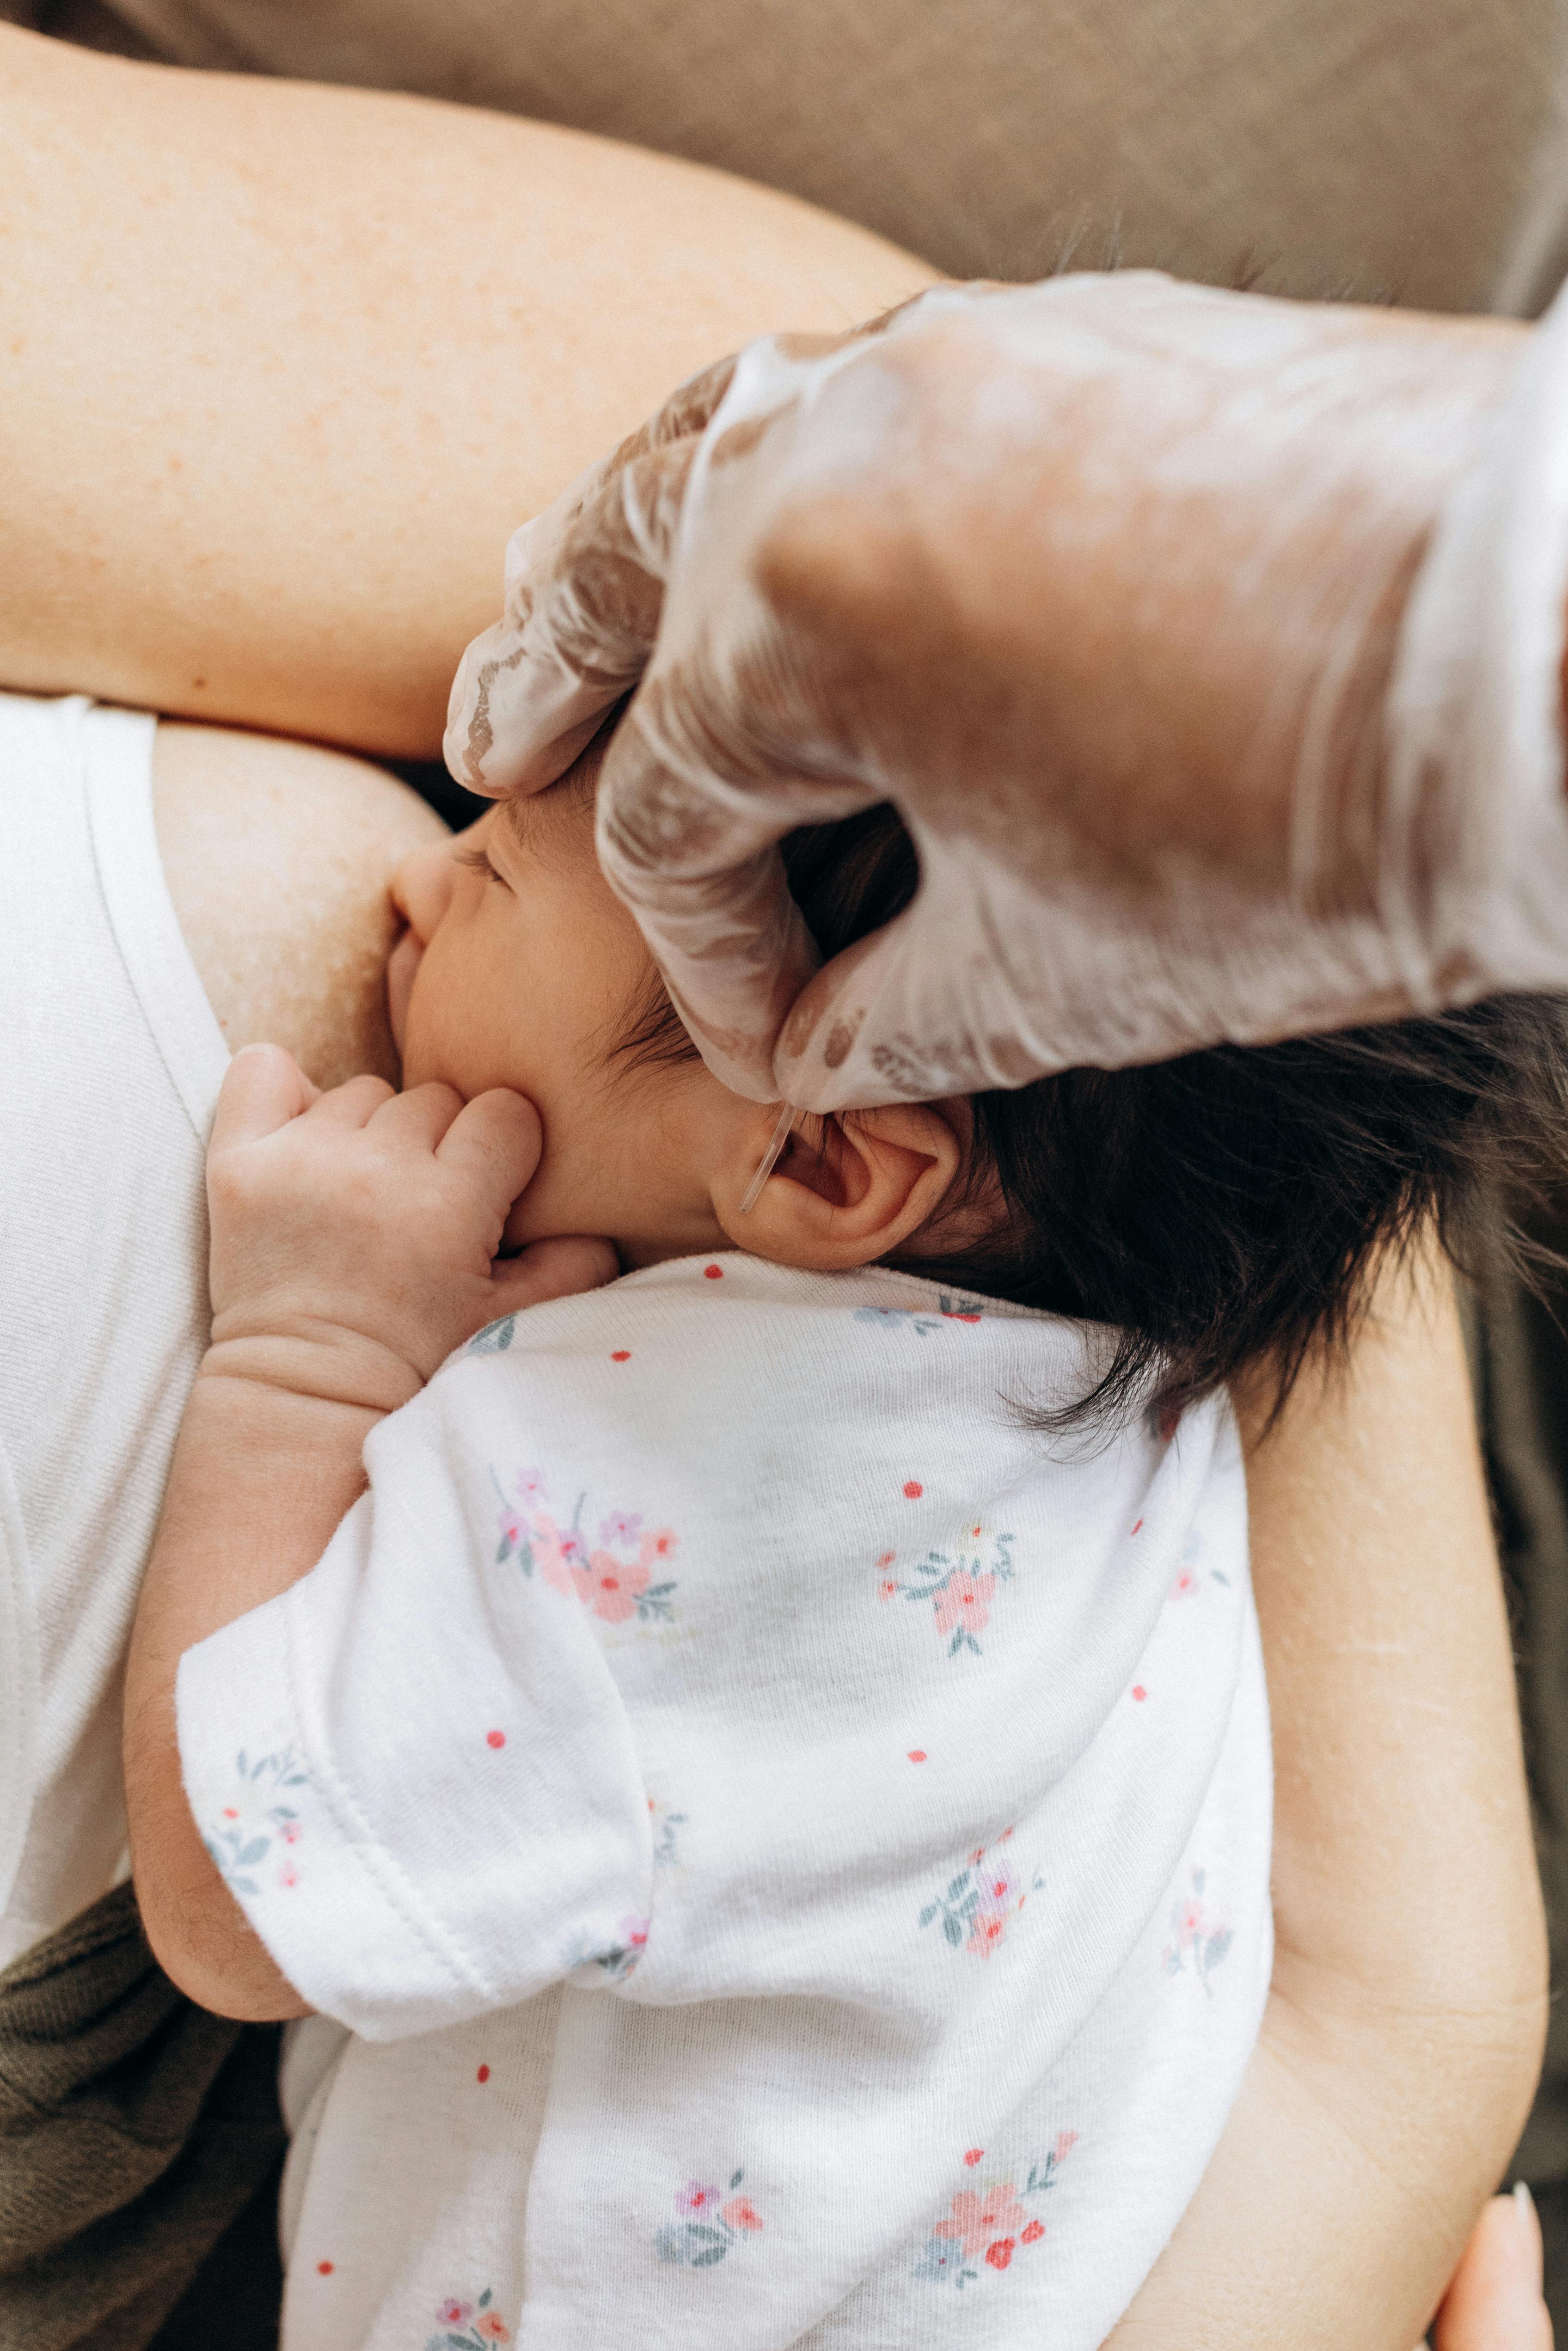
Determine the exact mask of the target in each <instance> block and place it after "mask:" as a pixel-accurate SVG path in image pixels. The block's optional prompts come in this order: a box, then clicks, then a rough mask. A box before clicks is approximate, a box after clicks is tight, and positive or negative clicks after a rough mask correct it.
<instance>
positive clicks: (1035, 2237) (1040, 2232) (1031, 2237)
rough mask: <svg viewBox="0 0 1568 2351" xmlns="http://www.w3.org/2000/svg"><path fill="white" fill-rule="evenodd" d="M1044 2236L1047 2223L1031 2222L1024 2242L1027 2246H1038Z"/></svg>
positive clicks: (1040, 2221)
mask: <svg viewBox="0 0 1568 2351" xmlns="http://www.w3.org/2000/svg"><path fill="white" fill-rule="evenodd" d="M1044 2234H1045V2222H1044V2221H1043V2220H1031V2221H1030V2224H1029V2227H1028V2228H1027V2229H1026V2230H1025V2231H1024V2232H1023V2242H1024V2243H1025V2244H1026V2245H1038V2244H1039V2242H1040V2239H1041V2238H1042V2237H1043V2236H1044Z"/></svg>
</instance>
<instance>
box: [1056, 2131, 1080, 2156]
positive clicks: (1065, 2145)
mask: <svg viewBox="0 0 1568 2351" xmlns="http://www.w3.org/2000/svg"><path fill="white" fill-rule="evenodd" d="M1077 2144H1078V2133H1077V2132H1076V2131H1058V2132H1057V2134H1056V2149H1055V2153H1054V2154H1053V2155H1052V2157H1051V2161H1052V2162H1053V2163H1065V2162H1066V2160H1067V2158H1068V2157H1069V2156H1070V2155H1071V2152H1072V2150H1073V2148H1074V2147H1076V2146H1077Z"/></svg>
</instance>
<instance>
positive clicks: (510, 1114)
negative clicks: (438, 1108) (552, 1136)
mask: <svg viewBox="0 0 1568 2351" xmlns="http://www.w3.org/2000/svg"><path fill="white" fill-rule="evenodd" d="M543 1148H544V1130H543V1128H542V1127H541V1126H540V1124H539V1114H538V1111H537V1110H536V1109H535V1108H534V1106H533V1104H532V1102H529V1101H528V1097H527V1095H526V1094H518V1093H514V1092H512V1091H511V1089H510V1087H508V1086H496V1087H493V1088H492V1089H491V1091H490V1092H488V1093H483V1094H476V1095H475V1097H474V1099H473V1101H472V1102H465V1104H464V1106H463V1108H462V1109H461V1110H460V1111H459V1112H458V1113H457V1116H456V1117H455V1119H454V1120H453V1122H452V1123H451V1125H450V1126H449V1127H448V1128H447V1130H446V1133H445V1134H444V1136H443V1138H442V1140H441V1142H440V1143H439V1144H437V1145H436V1149H435V1156H436V1157H437V1159H439V1160H440V1162H441V1164H442V1165H443V1166H444V1167H450V1168H454V1169H455V1170H456V1171H458V1172H459V1173H460V1174H462V1175H465V1176H467V1177H468V1179H469V1181H470V1182H471V1183H473V1184H475V1185H476V1186H478V1188H479V1189H480V1190H481V1191H482V1192H483V1193H484V1194H485V1196H486V1197H487V1198H488V1199H490V1200H492V1201H493V1202H494V1204H495V1206H496V1207H497V1211H498V1213H499V1214H500V1215H502V1216H505V1214H506V1212H507V1209H508V1208H509V1207H511V1205H512V1202H513V1201H514V1200H515V1199H516V1198H517V1195H518V1193H519V1192H521V1191H523V1190H524V1189H525V1188H526V1186H528V1184H529V1183H530V1182H531V1180H532V1178H533V1173H534V1170H535V1168H536V1167H537V1166H538V1164H539V1153H540V1152H541V1151H542V1150H543Z"/></svg>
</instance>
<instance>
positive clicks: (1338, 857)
mask: <svg viewBox="0 0 1568 2351" xmlns="http://www.w3.org/2000/svg"><path fill="white" fill-rule="evenodd" d="M1542 333H1543V334H1544V335H1545V336H1546V341H1545V342H1544V343H1542V342H1541V341H1540V340H1539V338H1538V341H1537V346H1536V347H1535V348H1534V349H1531V346H1530V343H1529V341H1528V339H1527V338H1526V337H1525V336H1524V334H1523V333H1522V331H1521V330H1520V329H1514V328H1510V327H1507V326H1503V325H1500V324H1495V323H1485V322H1480V321H1460V320H1452V319H1431V318H1423V317H1417V316H1412V315H1406V316H1401V315H1399V314H1397V313H1393V312H1388V311H1378V310H1371V309H1364V308H1327V307H1323V308H1318V307H1311V306H1307V305H1296V304H1290V303H1283V302H1277V301H1271V300H1266V299H1264V298H1260V297H1254V296H1245V295H1232V294H1222V293H1216V292H1211V291H1208V290H1207V289H1201V288H1197V287H1186V286H1181V285H1177V284H1175V283H1173V282H1171V281H1170V280H1167V279H1165V278H1162V277H1155V276H1150V275H1137V276H1133V275H1128V276H1113V277H1062V278H1058V279H1055V280H1053V281H1051V282H1050V283H1048V284H1046V285H1043V286H1039V287H1015V288H987V287H967V288H939V289H937V290H936V291H935V292H933V293H930V294H927V295H924V296H922V297H921V298H918V299H917V300H916V301H915V302H914V303H912V304H910V305H908V306H907V307H905V308H904V309H902V310H900V311H898V312H895V313H894V314H893V316H892V318H891V319H889V320H887V321H884V322H881V323H880V325H879V326H878V327H876V328H873V329H867V330H862V331H861V332H860V333H858V334H857V335H855V336H853V337H851V338H848V339H845V340H843V341H842V342H841V343H838V344H835V345H831V346H822V345H816V346H813V347H810V348H808V347H805V346H803V345H801V344H799V343H796V344H790V343H788V342H784V341H767V342H762V343H758V344H754V345H752V346H751V347H749V348H748V349H747V350H746V351H745V352H743V353H742V354H741V356H740V357H739V359H738V360H734V361H728V362H726V363H725V364H723V365H722V366H720V367H717V368H716V369H714V370H712V371H709V372H708V373H707V374H706V376H703V377H699V378H697V379H695V381H693V382H692V383H691V384H689V385H687V386H686V387H685V389H684V390H683V391H682V392H679V393H677V394H676V395H675V397H674V400H672V402H670V403H669V405H668V406H667V407H666V408H665V409H664V412H663V413H661V414H660V415H659V416H658V417H656V418H655V419H654V420H653V423H651V424H649V425H647V426H645V427H644V428H643V431H641V432H640V433H638V434H634V435H633V436H632V439H631V440H630V441H628V442H626V443H625V444H622V448H620V449H619V450H618V451H616V452H615V454H614V455H613V456H612V457H611V458H609V459H608V460H606V461H605V462H604V463H603V464H601V465H599V466H597V467H595V468H593V469H591V471H590V472H589V473H588V474H586V475H583V476H582V477H581V478H580V480H579V481H578V482H577V483H576V484H574V485H573V486H572V487H571V488H570V490H569V491H567V492H566V493H565V494H564V495H563V496H562V497H561V498H560V499H559V500H558V501H557V503H556V504H555V506H553V507H550V508H549V509H548V510H547V511H546V513H545V514H543V515H542V516H540V517H538V519H537V520H535V521H534V522H532V523H529V524H528V525H526V526H525V527H524V528H522V529H521V530H519V531H518V532H517V535H516V536H515V538H513V540H512V542H511V546H510V548H509V549H508V552H507V590H506V608H505V614H504V617H503V619H502V620H501V622H499V623H498V625H497V627H495V628H493V629H491V630H489V631H487V632H486V634H485V635H484V636H482V637H480V638H478V639H476V642H475V643H474V644H473V645H471V646H470V647H469V649H468V652H467V653H466V654H465V659H464V662H463V665H462V667H461V669H460V670H459V673H458V675H457V679H456V682H455V686H454V690H453V700H452V709H451V717H450V723H449V726H448V733H447V742H446V750H447V758H448V760H449V763H450V765H451V767H452V769H453V772H454V774H455V775H456V776H457V777H458V778H460V780H462V781H463V782H465V783H466V784H468V785H470V786H471V787H472V788H473V789H476V790H479V791H484V792H488V793H491V794H500V793H504V792H508V791H513V790H524V791H528V790H535V789H539V788H540V787H542V786H544V785H547V784H549V782H550V781H551V780H553V778H555V777H556V776H558V775H559V773H560V772H561V771H562V769H563V768H565V767H566V765H567V764H568V763H569V761H570V758H572V757H573V756H574V755H575V753H576V752H577V751H578V750H579V749H580V747H581V746H582V744H583V743H584V742H585V741H586V740H587V739H588V738H589V737H590V736H591V734H592V732H593V731H594V729H595V727H596V726H597V725H598V723H599V722H600V719H601V716H602V714H603V713H604V712H605V711H606V710H607V709H608V708H609V707H610V705H612V703H613V702H614V701H615V700H616V699H617V698H618V697H619V696H621V695H624V694H625V693H627V691H628V690H629V689H631V688H633V687H634V688H635V689H636V691H635V693H634V694H633V695H632V701H631V704H630V706H629V708H628V710H627V712H626V714H625V716H624V719H623V721H622V726H621V728H620V731H619V733H618V735H617V736H616V738H615V740H614V742H613V743H612V746H611V748H610V750H609V753H608V756H607V758H606V759H605V763H604V768H603V773H602V778H601V785H600V799H599V810H600V831H599V841H600V854H601V860H602V862H603V865H604V869H605V872H606V873H607V874H608V876H609V878H610V880H611V882H612V885H613V886H614V888H615V889H616V890H617V891H618V892H619V893H621V895H622V897H623V898H624V899H625V900H626V902H627V903H628V904H629V905H631V906H632V909H633V911H634V912H635V914H636V915H637V918H638V920H639V922H640V923H641V925H642V926H643V932H644V934H645V935H646V937H647V939H648V942H649V945H650V946H651V947H652V949H653V954H654V955H655V956H656V957H657V959H658V962H659V964H660V967H661V968H662V970H663V972H664V977H665V979H666V981H667V983H668V985H669V987H670V990H671V993H672V995H673V996H674V999H675V1002H676V1004H677V1006H678V1008H679V1009H680V1011H681V1013H682V1015H683V1017H684V1018H685V1021H686V1024H687V1026H688V1028H689V1029H691V1032H692V1034H693V1036H694V1038H695V1040H696V1042H697V1044H698V1045H699V1046H700V1048H701V1050H702V1052H703V1055H704V1058H705V1059H706V1061H707V1062H708V1063H709V1065H710V1067H712V1068H713V1069H714V1070H715V1071H716V1073H717V1074H718V1075H719V1076H720V1077H721V1078H723V1079H725V1080H726V1081H727V1082H728V1083H729V1084H731V1085H732V1086H734V1087H736V1088H737V1089H738V1090H739V1091H740V1092H743V1093H746V1094H748V1095H750V1096H752V1097H754V1098H755V1099H758V1100H763V1101H767V1100H773V1099H776V1098H779V1097H782V1098H783V1099H785V1100H787V1101H789V1102H793V1103H796V1104H798V1105H800V1106H801V1107H803V1108H806V1109H810V1110H828V1109H834V1108H839V1107H842V1106H844V1105H846V1104H850V1103H854V1104H860V1105H862V1106H869V1105H871V1104H873V1103H876V1102H889V1101H894V1100H900V1099H914V1098H921V1097H937V1096H943V1095H947V1094H952V1093H957V1092H971V1091H973V1090H975V1089H977V1088H980V1087H985V1086H993V1085H1003V1086H1012V1085H1019V1084H1022V1083H1024V1082H1026V1081H1029V1080H1030V1079H1031V1078H1034V1077H1037V1076H1040V1075H1042V1074H1044V1073H1046V1072H1048V1071H1053V1070H1056V1069H1060V1068H1063V1067H1066V1066H1069V1065H1071V1064H1075V1063H1093V1064H1100V1065H1102V1066H1107V1067H1113V1066H1117V1065H1119V1064H1124V1063H1128V1062H1134V1061H1150V1060H1155V1059H1158V1058H1161V1057H1163V1056H1166V1055H1168V1054H1173V1053H1177V1052H1181V1051H1184V1050H1188V1049H1191V1048H1194V1047H1197V1046H1201V1045H1206V1044H1209V1043H1212V1042H1214V1041H1216V1040H1219V1039H1222V1038H1232V1039H1237V1040H1264V1039H1270V1038H1276V1037H1280V1036H1282V1035H1286V1034H1290V1033H1294V1032H1300V1031H1305V1030H1309V1029H1314V1028H1320V1027H1324V1028H1326V1027H1335V1026H1339V1025H1342V1024H1343V1023H1346V1022H1350V1021H1353V1020H1359V1019H1369V1018H1376V1017H1384V1016H1387V1015H1390V1014H1393V1013H1396V1012H1399V1011H1404V1010H1407V1009H1410V1008H1426V1007H1428V1006H1432V1005H1435V1004H1438V1003H1443V1002H1460V1001H1464V1000H1467V999H1469V998H1473V997H1475V996H1478V995H1479V994H1481V993H1483V992H1485V991H1487V990H1488V989H1490V988H1491V987H1497V986H1500V985H1504V984H1508V985H1516V986H1522V985H1551V984H1554V983H1556V984H1568V820H1565V818H1564V814H1563V805H1562V796H1561V790H1560V781H1561V778H1560V767H1561V754H1560V750H1559V747H1558V737H1557V723H1556V693H1557V686H1556V670H1557V662H1558V657H1559V653H1560V650H1561V642H1562V612H1563V570H1564V567H1565V565H1568V552H1565V550H1568V388H1564V390H1563V394H1562V396H1561V397H1556V398H1555V399H1553V391H1554V385H1555V384H1556V382H1557V381H1558V379H1561V378H1562V377H1563V375H1564V374H1565V373H1568V370H1565V368H1564V365H1563V361H1562V360H1561V359H1560V358H1559V356H1558V347H1559V346H1561V345H1563V343H1564V342H1565V341H1568V335H1565V334H1564V331H1563V328H1562V327H1561V326H1559V327H1558V328H1557V329H1555V333H1554V339H1553V334H1552V331H1550V330H1542ZM1559 417H1561V419H1562V422H1561V423H1559V422H1558V421H1557V420H1558V418H1559ZM1560 446H1563V447H1564V455H1563V456H1562V457H1561V458H1559V457H1558V456H1557V455H1556V453H1557V451H1558V449H1559V447H1560ZM1553 467H1554V468H1555V470H1554V471H1553ZM1445 509H1447V511H1446V512H1445ZM1440 516H1441V517H1443V522H1442V528H1441V530H1440V531H1439V532H1438V533H1437V539H1436V543H1435V544H1431V545H1429V542H1432V540H1433V533H1434V526H1435V524H1436V523H1437V520H1438V518H1439V517H1440ZM1413 581H1414V582H1416V583H1417V587H1416V594H1415V595H1414V596H1413V595H1412V592H1411V591H1412V583H1413ZM1532 598H1533V600H1534V601H1533V602H1532V601H1531V599H1532ZM1521 713H1522V715H1521ZM883 799H887V800H891V801H893V802H894V804H895V805H896V807H897V808H898V810H900V812H901V813H902V815H903V817H904V820H905V822H906V823H907V825H908V826H909V829H910V831H911V832H912V834H913V836H914V838H915V844H916V847H917V849H918V852H919V857H920V867H921V877H922V879H921V887H920V891H919V894H918V896H917V898H916V900H915V904H913V905H912V906H911V907H910V909H909V910H908V911H907V912H906V913H905V914H904V915H903V916H902V917H901V918H900V919H899V920H898V921H897V922H895V923H894V924H892V925H890V926H889V927H888V929H887V930H886V931H885V932H883V933H882V934H880V935H877V936H876V937H875V938H874V939H873V940H868V941H863V942H862V943H861V944H860V945H859V946H855V947H853V948H852V949H850V950H849V951H848V952H847V953H846V954H844V955H841V956H839V957H838V958H837V959H836V961H835V962H834V963H833V964H831V966H829V967H827V968H826V969H824V970H822V971H821V972H816V964H817V960H818V959H817V956H816V951H815V948H814V947H813V946H812V944H811V942H810V938H809V937H808V936H807V935H806V933H805V930H804V927H803V925H802V924H801V922H800V917H799V915H798V914H797V913H796V912H795V910H794V908H793V906H792V905H791V904H790V902H789V897H788V894H787V893H786V890H785V886H784V880H783V874H782V869H781V866H780V864H779V859H778V856H777V852H776V851H775V850H774V847H773V844H774V842H775V841H777V840H778V838H779V835H781V834H782V833H783V832H785V831H788V830H789V829H790V828H791V827H793V826H796V825H800V824H805V823H810V822H816V821H821V820H827V819H831V818H837V817H841V816H844V815H847V814H849V813H850V812H851V811H852V810H856V809H859V808H861V807H862V806H864V805H866V804H867V803H869V802H873V801H877V800H883ZM814 973H815V974H816V976H815V977H813V974H814Z"/></svg>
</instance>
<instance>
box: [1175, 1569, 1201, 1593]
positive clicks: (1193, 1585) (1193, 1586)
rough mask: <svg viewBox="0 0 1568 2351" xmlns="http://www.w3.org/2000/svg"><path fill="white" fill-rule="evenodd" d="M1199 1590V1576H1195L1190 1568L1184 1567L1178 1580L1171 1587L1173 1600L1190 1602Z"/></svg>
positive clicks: (1179, 1572) (1179, 1573)
mask: <svg viewBox="0 0 1568 2351" xmlns="http://www.w3.org/2000/svg"><path fill="white" fill-rule="evenodd" d="M1196 1591H1197V1576H1196V1575H1194V1573H1193V1572H1192V1570H1191V1568H1190V1567H1184V1568H1182V1569H1180V1570H1179V1571H1178V1573H1177V1575H1176V1582H1175V1583H1173V1584H1172V1586H1171V1598H1172V1599H1173V1600H1190V1599H1191V1597H1192V1595H1193V1593H1195V1592H1196Z"/></svg>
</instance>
